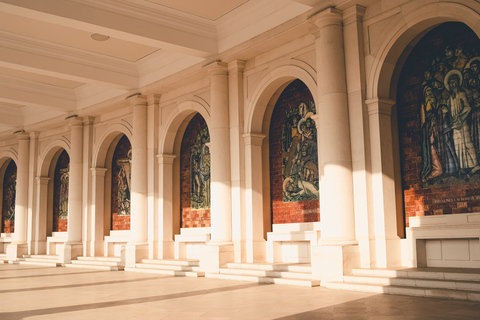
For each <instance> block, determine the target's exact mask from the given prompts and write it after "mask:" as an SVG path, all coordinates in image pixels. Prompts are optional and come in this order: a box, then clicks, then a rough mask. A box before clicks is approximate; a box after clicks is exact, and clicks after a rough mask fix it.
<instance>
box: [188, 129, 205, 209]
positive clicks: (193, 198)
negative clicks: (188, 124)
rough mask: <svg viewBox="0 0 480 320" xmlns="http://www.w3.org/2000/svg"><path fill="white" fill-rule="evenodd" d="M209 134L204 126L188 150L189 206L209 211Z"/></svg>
mask: <svg viewBox="0 0 480 320" xmlns="http://www.w3.org/2000/svg"><path fill="white" fill-rule="evenodd" d="M209 142H210V134H209V133H208V129H207V127H206V126H204V127H203V128H202V129H201V130H200V131H199V132H198V133H197V135H196V136H195V141H194V144H193V145H192V147H191V148H190V206H191V209H193V210H197V209H210V149H209V147H208V145H209Z"/></svg>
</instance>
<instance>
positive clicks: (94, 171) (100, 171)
mask: <svg viewBox="0 0 480 320" xmlns="http://www.w3.org/2000/svg"><path fill="white" fill-rule="evenodd" d="M90 170H91V171H92V176H93V177H95V176H97V177H104V176H105V173H106V172H107V170H108V169H107V168H96V167H93V168H90Z"/></svg>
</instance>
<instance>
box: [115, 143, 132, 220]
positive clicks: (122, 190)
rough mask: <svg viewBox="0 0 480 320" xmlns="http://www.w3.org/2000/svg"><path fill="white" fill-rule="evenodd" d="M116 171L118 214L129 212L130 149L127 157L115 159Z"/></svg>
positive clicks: (127, 213)
mask: <svg viewBox="0 0 480 320" xmlns="http://www.w3.org/2000/svg"><path fill="white" fill-rule="evenodd" d="M117 165H118V167H119V168H120V170H119V171H118V214H119V215H129V214H130V186H131V180H132V149H130V150H129V151H128V154H127V157H126V158H124V159H119V160H117Z"/></svg>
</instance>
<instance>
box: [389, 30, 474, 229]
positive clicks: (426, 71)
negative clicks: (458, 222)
mask: <svg viewBox="0 0 480 320" xmlns="http://www.w3.org/2000/svg"><path fill="white" fill-rule="evenodd" d="M397 108H398V121H399V122H398V128H399V137H400V152H401V169H402V185H403V192H404V200H405V203H404V209H405V213H406V217H407V224H408V217H409V216H415V215H431V214H449V213H464V212H471V211H472V210H476V209H475V208H478V207H479V205H480V201H479V200H480V197H478V192H479V191H480V163H479V160H480V41H479V39H478V37H477V36H476V34H475V33H474V32H473V31H472V30H471V29H470V28H468V27H467V26H466V25H464V24H462V23H458V22H449V23H444V24H442V25H440V26H438V27H436V28H434V29H432V30H431V31H430V32H428V33H427V34H426V35H425V36H424V37H423V38H422V39H420V41H418V43H417V44H416V45H415V47H414V48H413V50H412V51H411V53H410V55H409V57H408V59H407V60H406V62H405V64H404V67H403V69H402V73H401V75H400V79H399V86H398V91H397Z"/></svg>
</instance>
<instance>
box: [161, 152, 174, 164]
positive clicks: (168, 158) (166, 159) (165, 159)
mask: <svg viewBox="0 0 480 320" xmlns="http://www.w3.org/2000/svg"><path fill="white" fill-rule="evenodd" d="M175 158H176V156H175V155H174V154H166V153H161V154H157V159H158V164H173V161H174V160H175Z"/></svg>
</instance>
